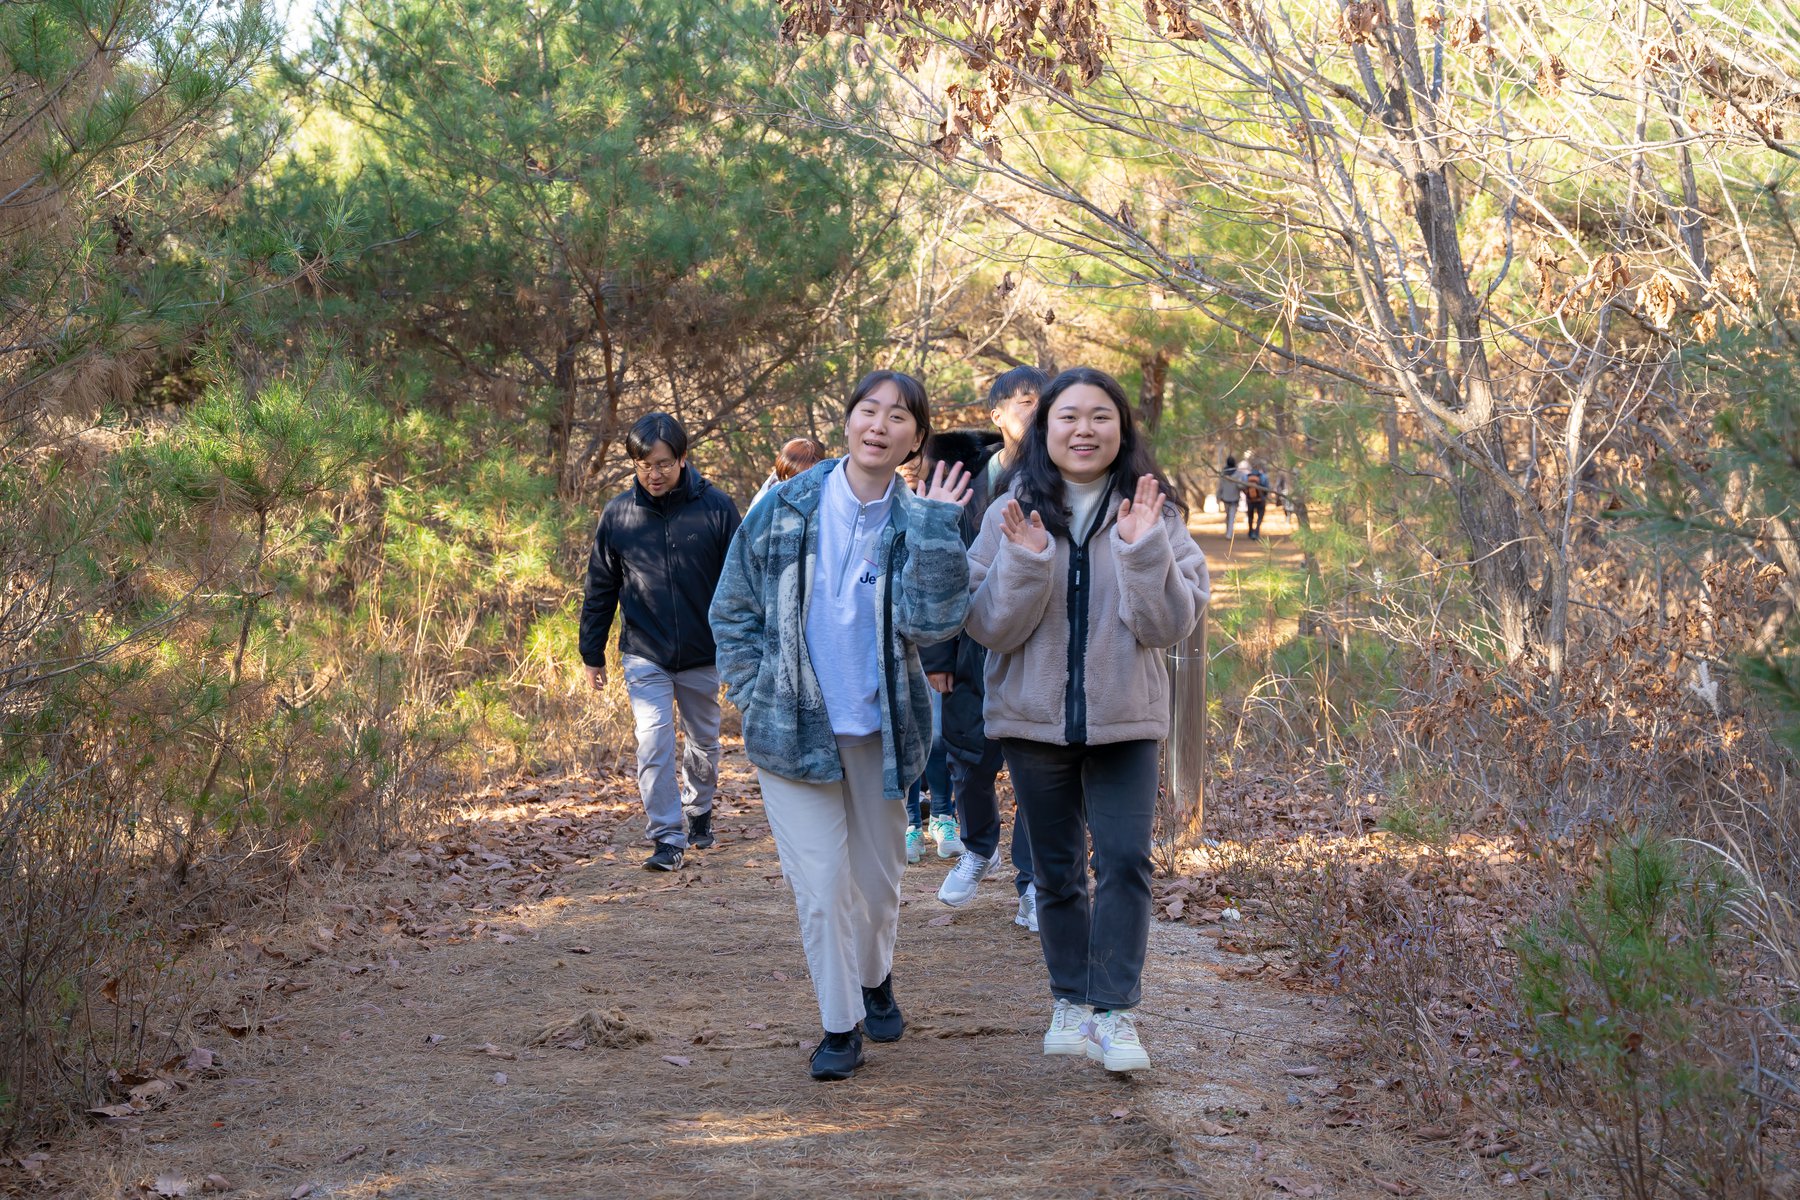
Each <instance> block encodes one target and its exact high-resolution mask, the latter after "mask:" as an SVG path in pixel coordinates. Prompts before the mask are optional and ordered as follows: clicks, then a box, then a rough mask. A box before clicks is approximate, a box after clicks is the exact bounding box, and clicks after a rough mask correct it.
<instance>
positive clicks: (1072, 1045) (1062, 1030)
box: [1044, 997, 1094, 1054]
mask: <svg viewBox="0 0 1800 1200" xmlns="http://www.w3.org/2000/svg"><path fill="white" fill-rule="evenodd" d="M1093 1015H1094V1010H1093V1009H1092V1008H1090V1007H1089V1006H1088V1005H1086V1004H1076V1003H1074V1002H1072V1001H1069V1000H1064V999H1062V998H1061V997H1058V998H1057V1001H1056V1011H1055V1012H1053V1013H1051V1014H1050V1028H1049V1029H1047V1030H1045V1031H1044V1053H1045V1054H1086V1053H1087V1044H1088V1039H1087V1034H1086V1032H1084V1029H1085V1026H1086V1024H1087V1022H1088V1021H1089V1020H1091V1019H1092V1018H1093Z"/></svg>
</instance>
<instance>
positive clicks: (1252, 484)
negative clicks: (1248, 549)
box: [1244, 459, 1269, 542]
mask: <svg viewBox="0 0 1800 1200" xmlns="http://www.w3.org/2000/svg"><path fill="white" fill-rule="evenodd" d="M1268 511H1269V477H1268V475H1267V474H1266V473H1264V471H1263V469H1262V465H1261V464H1260V463H1258V462H1257V461H1256V460H1255V459H1250V460H1249V461H1247V462H1246V463H1245V464H1244V524H1245V526H1246V528H1248V530H1249V531H1250V540H1251V541H1253V542H1254V541H1258V540H1260V539H1261V537H1262V525H1263V516H1264V514H1266V513H1267V512H1268Z"/></svg>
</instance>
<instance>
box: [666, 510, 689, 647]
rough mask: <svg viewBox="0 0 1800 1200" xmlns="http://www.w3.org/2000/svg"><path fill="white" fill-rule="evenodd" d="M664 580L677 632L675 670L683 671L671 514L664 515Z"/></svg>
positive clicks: (671, 615) (670, 612)
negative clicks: (667, 587)
mask: <svg viewBox="0 0 1800 1200" xmlns="http://www.w3.org/2000/svg"><path fill="white" fill-rule="evenodd" d="M663 579H664V580H666V581H667V582H668V585H669V624H670V625H672V626H673V627H674V630H675V669H676V670H681V669H682V668H683V667H684V666H685V665H686V664H684V663H683V662H682V661H681V597H679V596H677V595H676V594H675V528H674V522H673V521H671V520H670V519H669V514H668V513H664V514H663Z"/></svg>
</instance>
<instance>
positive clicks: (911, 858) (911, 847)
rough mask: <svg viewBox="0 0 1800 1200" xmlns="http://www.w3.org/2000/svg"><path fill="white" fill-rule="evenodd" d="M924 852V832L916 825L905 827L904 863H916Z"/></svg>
mask: <svg viewBox="0 0 1800 1200" xmlns="http://www.w3.org/2000/svg"><path fill="white" fill-rule="evenodd" d="M924 850H925V831H924V830H923V829H920V828H919V827H918V826H917V825H908V826H907V827H906V861H907V862H908V863H916V862H918V861H919V856H920V855H921V854H922V853H924Z"/></svg>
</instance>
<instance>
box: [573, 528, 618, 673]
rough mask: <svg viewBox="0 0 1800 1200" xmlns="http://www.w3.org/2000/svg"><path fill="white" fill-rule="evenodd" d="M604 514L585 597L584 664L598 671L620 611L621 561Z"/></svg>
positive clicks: (590, 557) (591, 553)
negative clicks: (609, 535) (616, 554)
mask: <svg viewBox="0 0 1800 1200" xmlns="http://www.w3.org/2000/svg"><path fill="white" fill-rule="evenodd" d="M609 515H610V514H608V513H601V514H600V524H599V525H598V526H596V527H595V529H594V545H593V548H592V549H591V550H589V551H588V569H587V588H586V590H585V591H584V592H583V594H582V597H581V661H582V662H584V663H586V664H587V665H588V666H590V667H597V666H599V665H600V664H602V663H604V662H605V661H606V638H607V635H608V634H610V633H611V632H612V622H613V614H614V613H615V612H617V611H618V607H619V582H620V581H619V560H618V558H617V556H615V555H614V554H613V551H612V546H611V544H610V541H609V539H608V536H607V535H608V532H609V531H608V523H607V517H608V516H609Z"/></svg>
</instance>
